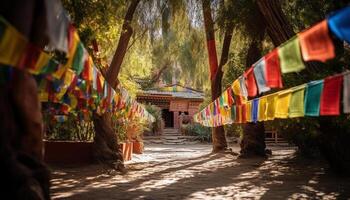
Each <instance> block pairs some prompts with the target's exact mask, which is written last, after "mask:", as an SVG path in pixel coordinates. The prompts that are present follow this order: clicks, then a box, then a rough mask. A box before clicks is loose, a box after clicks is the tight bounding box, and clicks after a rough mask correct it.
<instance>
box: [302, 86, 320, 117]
mask: <svg viewBox="0 0 350 200" xmlns="http://www.w3.org/2000/svg"><path fill="white" fill-rule="evenodd" d="M322 89H323V80H319V81H312V82H310V83H308V84H307V87H306V89H305V103H304V105H305V109H304V110H305V116H319V115H320V100H321V93H322Z"/></svg>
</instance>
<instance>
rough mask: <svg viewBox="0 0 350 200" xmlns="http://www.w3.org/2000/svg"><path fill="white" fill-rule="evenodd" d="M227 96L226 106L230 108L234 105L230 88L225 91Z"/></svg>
mask: <svg viewBox="0 0 350 200" xmlns="http://www.w3.org/2000/svg"><path fill="white" fill-rule="evenodd" d="M227 96H228V106H229V107H231V106H232V104H233V103H234V100H233V91H232V88H231V87H229V88H228V89H227Z"/></svg>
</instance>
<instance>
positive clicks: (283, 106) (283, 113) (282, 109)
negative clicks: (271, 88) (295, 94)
mask: <svg viewBox="0 0 350 200" xmlns="http://www.w3.org/2000/svg"><path fill="white" fill-rule="evenodd" d="M291 96H292V91H291V90H283V91H281V92H279V93H278V97H277V99H276V110H275V118H282V119H285V118H288V114H289V112H288V111H289V104H290V98H291Z"/></svg>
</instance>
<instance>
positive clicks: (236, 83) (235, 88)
mask: <svg viewBox="0 0 350 200" xmlns="http://www.w3.org/2000/svg"><path fill="white" fill-rule="evenodd" d="M232 90H233V93H234V94H235V95H237V96H242V95H241V86H240V84H239V80H238V79H236V80H235V81H234V82H233V83H232Z"/></svg>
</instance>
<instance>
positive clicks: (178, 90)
mask: <svg viewBox="0 0 350 200" xmlns="http://www.w3.org/2000/svg"><path fill="white" fill-rule="evenodd" d="M203 99H204V95H203V92H201V91H198V90H195V89H192V88H189V87H184V86H181V85H179V84H172V85H167V86H164V87H159V88H153V89H149V90H144V91H142V92H140V93H138V94H137V101H138V102H141V103H144V104H148V103H150V104H153V105H156V106H158V107H160V108H161V109H162V117H163V119H164V122H165V127H166V128H179V127H180V124H179V116H180V114H181V113H184V114H186V115H189V116H191V117H192V116H193V115H194V114H195V113H197V112H198V111H199V105H200V104H201V103H202V102H203Z"/></svg>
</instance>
